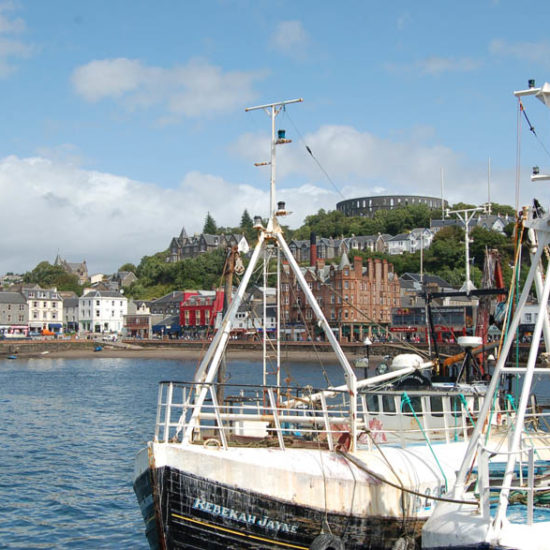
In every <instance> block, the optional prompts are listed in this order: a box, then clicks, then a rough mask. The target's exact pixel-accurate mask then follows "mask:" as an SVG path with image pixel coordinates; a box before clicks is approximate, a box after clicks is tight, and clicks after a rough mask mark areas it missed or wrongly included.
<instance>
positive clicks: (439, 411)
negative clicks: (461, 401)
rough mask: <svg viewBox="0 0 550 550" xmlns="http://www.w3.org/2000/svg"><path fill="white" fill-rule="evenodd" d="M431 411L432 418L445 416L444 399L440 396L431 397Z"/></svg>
mask: <svg viewBox="0 0 550 550" xmlns="http://www.w3.org/2000/svg"><path fill="white" fill-rule="evenodd" d="M430 410H431V411H432V416H443V399H442V397H441V396H440V395H432V396H431V397H430Z"/></svg>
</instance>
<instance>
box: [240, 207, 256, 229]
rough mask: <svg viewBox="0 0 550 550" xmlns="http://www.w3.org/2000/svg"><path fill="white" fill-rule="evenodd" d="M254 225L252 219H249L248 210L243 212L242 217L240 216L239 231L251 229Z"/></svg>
mask: <svg viewBox="0 0 550 550" xmlns="http://www.w3.org/2000/svg"><path fill="white" fill-rule="evenodd" d="M253 225H254V222H253V221H252V218H251V217H250V214H249V213H248V210H245V211H244V212H243V215H242V216H241V226H240V227H241V229H242V230H243V231H247V230H248V229H252V226H253Z"/></svg>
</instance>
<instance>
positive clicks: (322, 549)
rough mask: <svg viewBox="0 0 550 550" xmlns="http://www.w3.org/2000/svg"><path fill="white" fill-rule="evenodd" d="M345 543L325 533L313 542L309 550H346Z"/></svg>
mask: <svg viewBox="0 0 550 550" xmlns="http://www.w3.org/2000/svg"><path fill="white" fill-rule="evenodd" d="M345 548H346V547H345V546H344V543H343V542H342V539H341V538H340V537H337V536H335V535H329V534H327V533H323V534H321V535H319V536H317V537H315V539H314V540H313V542H312V543H311V544H310V546H309V550H345Z"/></svg>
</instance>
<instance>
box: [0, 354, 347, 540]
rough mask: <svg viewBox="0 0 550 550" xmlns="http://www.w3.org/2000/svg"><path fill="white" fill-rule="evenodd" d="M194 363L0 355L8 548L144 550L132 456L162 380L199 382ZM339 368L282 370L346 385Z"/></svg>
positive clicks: (253, 378) (254, 368) (1, 520)
mask: <svg viewBox="0 0 550 550" xmlns="http://www.w3.org/2000/svg"><path fill="white" fill-rule="evenodd" d="M196 366H197V362H196V361H177V360H162V359H155V360H153V359H109V358H97V359H95V358H94V359H47V358H40V359H27V360H25V359H17V360H7V359H5V360H0V411H1V421H0V548H24V549H32V548H59V549H63V548H77V549H81V548H101V549H104V548H113V549H124V548H128V549H130V548H132V549H141V548H143V549H146V548H147V547H148V546H147V542H146V539H145V536H144V524H143V520H142V517H141V513H140V511H139V507H138V504H137V500H136V497H135V495H134V492H133V489H132V483H133V466H134V458H135V455H136V453H137V452H138V451H139V450H140V449H141V448H142V447H143V446H144V445H145V444H146V442H147V441H148V440H150V439H151V438H152V436H153V432H154V422H155V415H156V401H157V391H158V382H159V381H160V380H180V381H189V380H192V378H193V373H194V371H195V368H196ZM261 370H262V365H261V364H260V363H257V362H249V361H234V362H232V363H231V364H229V365H228V372H229V373H230V375H229V376H230V379H229V382H230V383H231V382H234V383H242V382H247V383H259V382H260V381H261ZM324 370H325V372H323V371H324ZM338 371H339V369H338V367H335V366H334V365H328V366H327V367H326V369H320V368H319V366H318V365H317V366H316V367H315V368H314V367H313V365H311V364H305V363H298V364H296V365H294V366H293V367H292V371H290V370H288V369H283V372H282V378H286V379H287V380H288V382H289V383H290V385H296V384H302V383H309V384H311V385H313V386H324V385H325V382H324V379H325V377H328V378H329V380H330V382H331V383H332V384H340V383H342V382H343V378H342V377H341V376H339V372H338Z"/></svg>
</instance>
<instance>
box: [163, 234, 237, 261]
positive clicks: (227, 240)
mask: <svg viewBox="0 0 550 550" xmlns="http://www.w3.org/2000/svg"><path fill="white" fill-rule="evenodd" d="M233 245H238V246H241V247H243V248H248V243H247V240H246V238H245V236H244V235H236V234H230V235H223V234H222V235H210V234H208V233H201V234H200V235H192V236H188V235H187V232H186V231H185V228H183V229H182V230H181V233H180V234H179V237H174V238H173V239H172V240H171V241H170V246H169V252H170V253H169V255H168V258H167V259H166V261H167V262H179V261H180V260H185V259H186V258H194V257H195V256H198V255H199V254H204V253H205V252H212V251H213V250H216V249H218V248H223V249H225V248H228V247H230V246H233Z"/></svg>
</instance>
